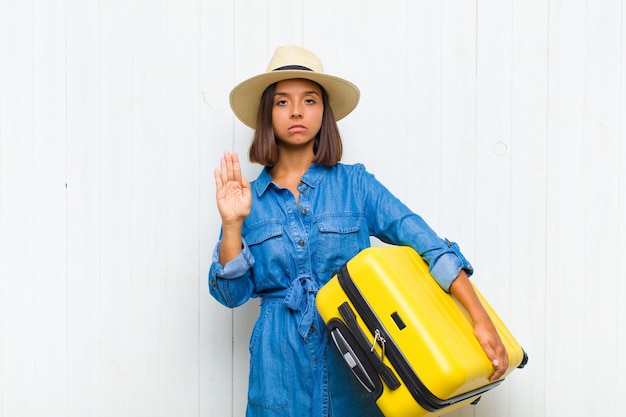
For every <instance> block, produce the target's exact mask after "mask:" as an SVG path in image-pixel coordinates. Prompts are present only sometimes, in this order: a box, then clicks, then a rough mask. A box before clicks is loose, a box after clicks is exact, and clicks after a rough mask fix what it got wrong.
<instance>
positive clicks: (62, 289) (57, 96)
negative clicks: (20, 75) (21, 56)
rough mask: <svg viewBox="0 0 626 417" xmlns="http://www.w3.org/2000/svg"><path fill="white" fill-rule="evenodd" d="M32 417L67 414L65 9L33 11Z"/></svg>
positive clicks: (40, 6)
mask: <svg viewBox="0 0 626 417" xmlns="http://www.w3.org/2000/svg"><path fill="white" fill-rule="evenodd" d="M32 29H33V68H35V69H36V70H35V71H33V78H32V88H33V92H34V94H33V124H32V126H33V139H34V141H33V162H34V164H33V168H34V184H33V186H34V188H33V210H34V216H33V221H34V226H33V227H34V234H33V243H34V257H33V279H34V281H35V285H34V292H33V297H34V308H35V345H34V346H35V356H34V360H35V387H34V391H35V397H36V403H35V415H37V416H41V417H44V416H59V415H66V414H67V368H68V357H67V296H66V294H67V281H66V278H67V265H66V263H67V249H66V248H67V246H66V239H65V237H66V230H67V223H66V217H65V213H66V195H65V193H66V188H65V182H66V146H65V145H66V143H65V133H66V129H65V121H66V113H65V41H66V40H65V9H64V7H62V6H59V5H58V4H56V2H52V1H42V2H38V3H37V6H36V7H34V8H33V25H32Z"/></svg>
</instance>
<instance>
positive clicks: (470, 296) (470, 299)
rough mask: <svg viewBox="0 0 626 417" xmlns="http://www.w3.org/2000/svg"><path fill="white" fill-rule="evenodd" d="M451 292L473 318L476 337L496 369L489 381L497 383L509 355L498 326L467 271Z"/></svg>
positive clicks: (462, 273) (505, 366)
mask: <svg viewBox="0 0 626 417" xmlns="http://www.w3.org/2000/svg"><path fill="white" fill-rule="evenodd" d="M450 292H451V293H452V295H454V297H456V299H457V300H459V302H460V303H461V305H462V306H463V307H464V308H465V310H467V312H468V313H469V315H470V317H471V318H472V322H473V323H474V336H475V337H476V339H477V340H478V343H480V346H481V347H482V348H483V350H484V351H485V354H486V355H487V357H488V358H489V361H490V362H491V364H492V365H493V366H494V368H495V370H494V371H493V373H492V374H491V375H490V376H489V381H490V382H493V381H496V380H497V379H499V378H500V377H502V375H504V373H505V372H506V370H507V369H508V367H509V355H508V354H507V353H506V349H505V348H504V345H503V344H502V340H501V339H500V335H499V334H498V330H497V329H496V326H495V325H494V324H493V322H492V321H491V318H490V317H489V315H488V314H487V312H486V311H485V308H484V307H483V305H482V304H481V302H480V299H479V298H478V295H477V294H476V291H474V287H472V284H471V283H470V281H469V278H468V277H467V274H466V273H465V271H461V273H460V274H459V276H458V277H456V279H455V280H454V281H453V282H452V285H451V286H450Z"/></svg>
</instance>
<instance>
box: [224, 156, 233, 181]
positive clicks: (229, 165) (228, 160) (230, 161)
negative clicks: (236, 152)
mask: <svg viewBox="0 0 626 417" xmlns="http://www.w3.org/2000/svg"><path fill="white" fill-rule="evenodd" d="M224 160H225V161H226V173H227V174H228V180H229V181H232V180H233V179H234V178H235V177H234V174H233V156H232V154H231V153H230V152H224Z"/></svg>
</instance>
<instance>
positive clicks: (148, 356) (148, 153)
mask: <svg viewBox="0 0 626 417" xmlns="http://www.w3.org/2000/svg"><path fill="white" fill-rule="evenodd" d="M165 3H166V2H165V1H147V0H146V1H139V0H135V1H133V16H132V17H133V21H132V27H133V32H132V44H133V69H132V71H133V80H132V88H133V111H132V115H133V121H132V125H133V135H132V156H133V159H132V203H131V210H132V213H131V219H132V221H131V231H132V233H131V252H132V280H133V284H132V288H131V291H132V317H133V322H132V334H133V339H132V345H133V346H132V370H133V404H132V410H133V415H135V416H141V415H146V416H147V415H155V416H158V415H161V413H163V410H164V406H163V403H164V401H165V400H164V399H163V398H162V397H163V395H164V394H163V392H162V387H163V386H164V385H165V382H166V381H164V379H163V376H162V375H163V361H165V360H166V359H167V358H168V356H167V355H165V354H164V349H163V347H162V345H161V340H162V338H165V337H168V333H167V332H165V331H164V327H163V320H164V316H165V311H164V300H165V298H166V297H167V293H166V288H165V285H166V273H167V257H166V253H167V252H166V251H167V232H166V187H165V182H166V175H167V171H166V169H165V166H166V137H167V136H166V116H167V100H166V73H167V72H166V46H165V42H166V33H167V20H166V5H165Z"/></svg>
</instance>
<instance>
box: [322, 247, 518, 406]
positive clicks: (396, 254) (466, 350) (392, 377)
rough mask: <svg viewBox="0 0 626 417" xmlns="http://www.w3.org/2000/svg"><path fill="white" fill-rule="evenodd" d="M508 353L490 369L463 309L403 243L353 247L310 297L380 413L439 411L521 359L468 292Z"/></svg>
mask: <svg viewBox="0 0 626 417" xmlns="http://www.w3.org/2000/svg"><path fill="white" fill-rule="evenodd" d="M476 292H477V293H478V296H479V297H480V299H481V302H482V303H483V305H484V307H485V308H486V310H487V312H488V314H489V315H490V317H491V319H492V320H493V322H494V324H495V325H496V328H497V329H498V332H499V334H500V337H501V339H502V342H503V343H504V346H505V348H506V350H507V353H508V355H509V360H510V364H509V369H508V370H507V372H506V373H505V375H504V376H503V377H502V378H501V379H500V380H498V381H495V382H493V383H490V382H489V381H488V379H487V378H488V377H489V375H490V374H491V373H492V371H493V367H492V365H491V363H490V362H489V359H488V358H487V356H486V355H485V353H484V352H483V350H482V348H481V347H480V344H479V343H478V341H477V340H476V338H475V337H474V332H473V325H472V322H471V320H470V318H469V316H468V314H467V313H466V312H465V310H464V309H463V307H461V305H460V304H459V303H458V302H457V301H456V300H455V299H454V297H452V296H451V295H450V294H448V293H446V292H445V291H443V290H442V289H441V287H440V286H439V285H438V284H437V283H436V281H435V280H434V279H433V278H432V276H431V275H430V273H429V272H428V266H427V265H426V263H425V262H424V261H423V260H422V258H421V257H420V256H419V255H418V254H417V253H416V252H415V251H414V250H413V249H412V248H409V247H406V246H379V247H372V248H368V249H365V250H363V251H361V252H360V253H359V254H357V255H356V256H355V257H354V258H352V259H351V260H350V261H348V263H347V264H346V265H345V266H344V267H343V268H342V269H341V271H339V272H338V273H337V274H336V275H335V276H334V277H333V278H332V279H331V280H330V281H329V282H328V283H327V284H326V285H324V286H323V287H322V288H321V289H320V291H319V293H318V294H317V299H316V305H317V308H318V310H319V313H320V315H321V317H322V319H323V320H324V322H326V324H327V327H328V330H329V332H330V337H331V340H332V341H333V342H334V344H335V346H336V347H337V349H339V351H340V352H341V354H342V355H343V358H344V359H345V361H346V363H347V365H348V366H349V367H350V368H351V369H352V371H353V373H354V374H355V375H356V376H357V378H358V379H359V380H360V381H361V384H363V386H364V387H365V388H366V389H367V390H368V391H370V392H371V393H372V395H373V396H374V397H375V398H376V404H377V405H378V407H379V408H380V410H381V411H382V413H383V414H384V415H385V416H387V417H404V416H406V417H409V416H410V417H418V416H427V415H441V414H444V413H447V412H449V411H452V410H455V409H457V408H459V407H461V406H463V405H466V404H470V403H476V402H477V401H478V400H479V399H480V396H481V395H482V394H483V393H485V392H486V391H488V390H490V389H492V388H493V387H495V386H497V385H498V384H500V383H501V382H502V380H503V379H504V378H505V377H506V376H507V375H508V374H510V373H511V372H512V371H513V370H514V369H515V368H522V367H524V365H526V362H527V360H528V357H527V355H526V353H525V352H524V350H523V349H522V348H521V346H520V345H519V344H518V343H517V341H516V340H515V338H514V337H513V335H512V334H511V333H510V331H509V330H508V329H507V328H506V326H505V325H504V323H503V322H502V320H500V318H499V317H498V316H497V314H496V313H495V312H494V311H493V309H492V308H491V307H490V306H489V304H488V303H487V302H486V300H485V299H484V298H483V296H482V295H481V294H480V292H478V290H476Z"/></svg>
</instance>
